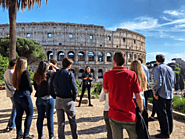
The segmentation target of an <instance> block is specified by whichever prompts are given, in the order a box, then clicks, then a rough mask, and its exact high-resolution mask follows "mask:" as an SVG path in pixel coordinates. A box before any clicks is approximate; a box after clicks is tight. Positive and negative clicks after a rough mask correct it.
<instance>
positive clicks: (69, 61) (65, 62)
mask: <svg viewBox="0 0 185 139" xmlns="http://www.w3.org/2000/svg"><path fill="white" fill-rule="evenodd" d="M72 63H73V60H72V59H71V58H68V57H67V58H64V59H63V60H62V66H63V68H67V67H68V66H69V65H71V64H72Z"/></svg>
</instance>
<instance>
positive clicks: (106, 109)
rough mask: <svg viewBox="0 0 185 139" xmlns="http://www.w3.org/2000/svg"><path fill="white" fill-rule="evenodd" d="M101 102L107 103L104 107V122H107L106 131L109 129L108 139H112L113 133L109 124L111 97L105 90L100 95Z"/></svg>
mask: <svg viewBox="0 0 185 139" xmlns="http://www.w3.org/2000/svg"><path fill="white" fill-rule="evenodd" d="M99 101H100V102H102V101H105V106H104V113H103V115H104V120H105V124H106V129H107V139H112V138H113V137H112V131H111V127H110V124H109V117H108V111H109V97H108V94H106V93H105V92H104V91H103V88H102V90H101V93H100V98H99Z"/></svg>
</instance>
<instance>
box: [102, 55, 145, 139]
mask: <svg viewBox="0 0 185 139" xmlns="http://www.w3.org/2000/svg"><path fill="white" fill-rule="evenodd" d="M124 64H125V59H124V54H123V52H117V53H115V55H114V60H113V69H112V70H109V71H108V72H106V73H105V74H104V75H103V89H104V91H105V93H109V106H110V109H109V118H110V125H111V129H112V133H113V138H114V139H123V129H124V128H125V129H126V130H127V132H128V135H129V137H130V139H137V133H136V110H135V108H136V105H135V103H134V100H133V93H135V96H136V102H137V104H138V107H139V109H140V111H142V110H143V101H142V97H141V94H140V92H141V88H140V85H139V82H138V79H137V75H136V74H135V72H133V71H130V70H127V69H126V68H125V67H124Z"/></svg>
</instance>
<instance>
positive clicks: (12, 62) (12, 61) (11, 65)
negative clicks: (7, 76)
mask: <svg viewBox="0 0 185 139" xmlns="http://www.w3.org/2000/svg"><path fill="white" fill-rule="evenodd" d="M15 63H16V59H13V60H11V61H10V62H9V66H8V67H9V68H11V67H13V66H14V65H15Z"/></svg>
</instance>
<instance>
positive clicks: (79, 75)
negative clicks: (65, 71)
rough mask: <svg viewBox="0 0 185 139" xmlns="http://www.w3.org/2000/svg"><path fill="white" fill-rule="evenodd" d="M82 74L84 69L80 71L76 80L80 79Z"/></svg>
mask: <svg viewBox="0 0 185 139" xmlns="http://www.w3.org/2000/svg"><path fill="white" fill-rule="evenodd" d="M83 73H84V69H80V70H79V73H78V79H82V75H83Z"/></svg>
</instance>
